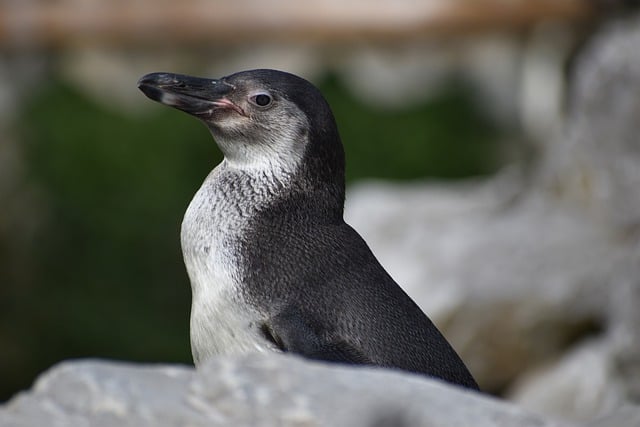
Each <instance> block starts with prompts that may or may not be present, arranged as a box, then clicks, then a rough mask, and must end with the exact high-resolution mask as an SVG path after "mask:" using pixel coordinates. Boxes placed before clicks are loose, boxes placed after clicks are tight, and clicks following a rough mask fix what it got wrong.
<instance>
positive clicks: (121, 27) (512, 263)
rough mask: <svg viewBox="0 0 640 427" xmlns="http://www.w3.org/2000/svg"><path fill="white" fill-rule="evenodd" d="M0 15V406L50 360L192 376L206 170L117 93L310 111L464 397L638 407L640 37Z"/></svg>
mask: <svg viewBox="0 0 640 427" xmlns="http://www.w3.org/2000/svg"><path fill="white" fill-rule="evenodd" d="M267 4H268V7H267V6H266V3H264V2H260V1H257V0H237V1H235V2H233V3H228V2H216V3H214V2H211V1H200V0H191V1H183V2H169V1H166V2H165V1H155V2H151V1H143V0H138V1H135V2H124V1H112V2H104V1H99V0H93V1H80V0H56V1H39V0H15V1H10V0H4V1H2V2H0V135H1V138H0V399H7V398H9V397H10V396H11V395H12V394H14V393H15V392H16V391H17V390H20V389H24V388H27V387H29V385H30V384H31V382H32V381H33V379H34V378H35V376H36V375H37V374H38V373H39V372H41V371H42V370H44V369H46V368H47V367H49V366H51V365H52V364H54V363H56V362H58V361H60V360H63V359H69V358H79V357H100V358H114V359H124V360H129V361H147V362H183V363H190V361H191V357H190V349H189V341H188V316H189V302H190V288H189V284H188V279H187V277H186V274H185V272H184V268H183V265H182V259H181V254H180V248H179V226H180V221H181V219H182V215H183V212H184V210H185V208H186V206H187V204H188V201H189V200H190V198H191V196H192V195H193V193H194V192H195V191H196V189H197V188H198V186H199V185H200V183H201V181H202V180H203V179H204V177H205V176H206V174H207V173H208V171H209V170H210V169H211V168H212V167H213V165H215V164H216V163H217V162H219V161H220V153H219V151H218V150H217V148H216V147H215V144H214V142H213V141H212V140H211V137H210V136H209V134H208V132H207V131H206V129H205V128H204V126H202V125H200V124H198V123H197V121H195V120H194V119H193V118H191V117H187V116H186V115H183V114H180V113H179V112H176V111H173V110H169V109H166V108H162V107H161V106H158V105H155V104H153V103H151V102H149V101H148V100H147V99H146V98H145V97H144V96H142V95H141V94H140V93H139V92H138V90H137V89H136V81H137V79H138V78H139V77H140V76H141V75H143V74H145V73H147V72H152V71H174V72H181V73H188V74H195V75H206V76H221V75H224V74H229V73H232V72H235V71H238V70H241V69H249V68H259V67H268V68H279V69H284V70H288V71H290V72H293V73H296V74H300V75H303V76H305V77H307V78H308V79H310V80H312V81H313V82H314V83H316V84H317V85H318V86H319V87H320V89H321V90H322V91H323V93H324V94H325V95H326V97H327V99H328V101H329V103H330V104H331V105H332V107H333V110H334V113H335V115H336V118H337V121H338V125H339V128H340V131H341V134H342V137H343V141H344V143H345V149H346V153H347V179H348V184H349V191H348V200H347V208H346V215H347V220H348V221H349V222H350V223H351V224H352V225H354V227H355V228H356V229H358V230H359V231H361V233H362V234H363V236H364V237H365V239H367V241H368V242H369V243H370V245H371V246H372V249H373V250H374V252H375V253H376V254H377V255H378V256H379V259H380V260H381V262H382V263H383V264H384V265H385V266H386V267H387V268H388V270H389V272H390V273H391V274H392V276H394V277H395V278H396V280H397V281H398V282H399V283H400V284H401V285H402V286H403V287H405V289H406V290H407V292H408V293H409V294H410V295H411V296H412V297H414V298H415V299H416V301H417V302H418V303H419V304H420V305H421V307H422V308H423V309H424V310H425V312H427V313H428V314H429V315H430V317H431V318H432V319H433V320H434V322H435V323H436V324H437V325H438V326H439V327H440V328H441V329H442V330H443V332H444V333H445V335H446V336H447V337H448V338H449V339H450V340H451V342H452V343H453V344H454V347H456V348H457V349H458V350H459V352H460V353H461V355H462V357H463V359H464V360H465V361H466V362H467V364H468V366H469V367H470V369H471V371H472V372H473V373H474V375H475V376H476V377H477V379H478V380H479V382H480V384H481V386H482V387H483V388H484V389H485V390H487V391H489V392H492V393H495V394H498V395H501V396H504V397H507V398H509V399H512V400H515V401H517V402H518V403H520V404H521V405H523V406H525V407H529V408H531V409H534V410H537V411H539V412H547V413H551V414H555V415H559V416H561V417H565V418H568V419H578V420H579V419H588V418H593V417H595V416H598V415H600V414H602V413H605V412H607V411H610V410H612V409H615V408H616V407H618V406H620V405H622V404H624V403H637V402H638V400H639V399H640V337H639V336H638V335H639V332H638V331H640V312H639V311H638V308H637V307H638V304H639V302H640V274H639V273H640V240H639V236H640V234H639V230H640V227H639V225H640V195H639V194H640V192H639V191H638V188H640V124H638V123H639V122H640V120H639V119H640V53H638V52H640V50H638V46H640V19H639V18H637V17H636V15H635V10H636V8H635V2H631V1H629V2H623V1H613V0H610V1H604V0H603V1H588V0H583V1H579V0H561V1H560V0H556V1H550V0H549V1H546V0H544V1H543V0H508V1H504V0H502V1H500V0H455V1H454V0H448V1H447V0H431V1H424V2H413V1H409V0H403V1H396V2H371V1H367V2H365V1H364V0H362V1H355V2H348V3H345V2H338V1H335V0H334V1H328V2H322V3H319V2H318V3H305V4H304V6H301V4H298V3H295V2H292V1H288V0H278V1H273V2H270V3H267Z"/></svg>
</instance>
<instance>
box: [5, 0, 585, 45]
mask: <svg viewBox="0 0 640 427" xmlns="http://www.w3.org/2000/svg"><path fill="white" fill-rule="evenodd" d="M590 5H591V2H590V1H588V0H395V1H382V0H325V1H322V2H313V3H312V2H305V1H299V0H271V1H265V0H233V1H222V0H218V1H216V0H182V1H175V0H132V1H122V0H111V1H104V0H48V1H46V0H24V1H20V0H18V1H1V0H0V47H4V48H9V49H11V48H12V47H13V48H20V49H23V48H43V47H44V48H56V47H66V46H70V45H87V44H111V45H114V44H115V45H140V44H142V45H147V44H152V45H166V44H172V45H174V44H194V43H195V44H198V43H200V44H208V45H215V44H222V43H224V44H229V43H247V42H255V41H262V40H271V41H319V42H345V41H357V40H372V39H375V40H389V39H391V40H397V39H408V38H417V37H429V36H434V35H443V34H444V35H461V36H465V35H467V34H475V33H477V32H479V31H517V30H521V29H525V28H527V27H529V26H531V25H534V24H536V23H538V22H540V21H544V20H561V21H569V22H580V21H584V20H587V19H589V18H590V17H591V16H592V15H593V11H592V8H591V6H590Z"/></svg>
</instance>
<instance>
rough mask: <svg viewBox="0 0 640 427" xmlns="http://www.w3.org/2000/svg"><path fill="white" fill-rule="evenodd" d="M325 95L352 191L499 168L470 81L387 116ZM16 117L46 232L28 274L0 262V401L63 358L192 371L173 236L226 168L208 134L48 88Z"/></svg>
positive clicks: (329, 86) (329, 81) (494, 131)
mask: <svg viewBox="0 0 640 427" xmlns="http://www.w3.org/2000/svg"><path fill="white" fill-rule="evenodd" d="M131 86H132V89H131V90H136V89H135V82H132V84H131ZM319 86H320V88H321V90H322V91H323V93H324V94H325V95H326V97H327V99H328V101H329V103H330V104H331V105H332V107H333V110H334V113H335V115H336V118H337V121H338V125H339V128H340V131H341V135H342V138H343V141H344V143H345V150H346V155H347V179H348V181H349V182H352V181H355V180H359V179H362V178H367V177H376V178H385V179H395V180H407V179H421V178H425V177H436V178H463V177H468V176H472V175H481V174H487V173H490V172H492V171H494V170H495V169H496V168H497V167H498V166H499V164H500V153H501V148H502V147H501V144H500V141H501V140H502V137H503V135H502V131H501V130H500V129H498V128H497V127H496V126H495V125H494V124H492V123H491V121H490V120H489V119H488V118H487V117H485V116H484V115H483V111H482V109H481V108H480V107H479V106H478V105H476V104H475V102H474V97H473V94H472V92H471V91H470V90H469V88H468V87H467V86H466V85H465V84H464V82H460V81H451V82H450V84H448V85H444V86H443V87H442V89H441V91H440V93H439V94H437V95H436V96H435V97H433V98H432V99H431V100H429V101H428V102H425V103H423V104H422V105H419V106H416V107H412V108H410V109H406V110H395V111H386V110H383V109H380V108H375V107H372V106H367V105H363V104H362V103H361V102H359V101H357V100H356V99H354V98H353V97H352V96H350V95H349V92H348V91H347V90H345V88H344V87H342V85H341V84H340V82H339V80H338V79H337V78H335V77H332V76H328V77H327V78H326V79H324V81H322V82H319ZM140 96H143V95H142V94H140ZM149 102H151V101H149ZM20 117H21V119H20V121H19V123H17V133H18V135H19V136H20V138H21V140H22V143H23V144H25V150H24V151H25V153H26V155H27V160H28V166H29V171H28V172H29V175H28V179H29V184H30V185H33V186H35V187H36V188H38V189H39V190H40V193H41V194H42V195H43V198H44V203H43V206H42V212H38V214H39V215H41V216H42V217H43V218H44V226H43V227H41V228H40V229H39V232H38V233H37V234H36V235H35V236H33V239H32V240H31V241H30V242H29V248H28V250H29V253H30V259H31V260H32V265H29V266H28V269H29V271H28V272H25V274H24V275H19V277H14V276H11V277H6V275H5V277H3V273H2V271H3V269H2V263H3V262H6V257H5V258H4V259H0V281H2V283H3V285H2V286H3V287H4V291H3V292H4V294H5V295H8V297H7V298H4V301H3V302H2V310H0V319H1V320H0V323H1V325H2V326H0V348H4V351H3V352H0V353H2V355H0V361H1V363H0V378H2V381H0V399H6V398H8V397H10V396H11V395H12V394H13V393H14V392H15V391H16V390H18V389H22V388H26V387H28V386H29V385H30V383H31V382H32V381H33V379H34V378H35V376H36V375H37V374H38V373H39V372H40V371H42V370H44V369H46V368H47V367H49V366H50V365H52V364H54V363H56V362H57V361H59V360H62V359H67V358H78V357H100V358H115V359H126V360H133V361H150V362H182V363H191V355H190V348H189V338H188V337H189V331H188V321H189V310H190V298H191V295H190V287H189V283H188V279H187V276H186V273H185V271H184V267H183V264H182V256H181V253H180V246H179V230H180V222H181V220H182V215H183V213H184V210H185V208H186V206H187V204H188V202H189V200H190V199H191V197H192V195H193V194H194V192H195V191H196V190H197V188H198V187H199V185H200V183H201V182H202V180H203V179H204V177H205V176H206V175H207V173H208V172H209V170H210V169H211V168H212V167H213V166H214V165H215V164H217V163H218V162H219V161H220V160H221V155H220V152H219V151H218V149H217V147H216V146H215V144H214V142H213V140H212V139H211V137H210V135H209V133H208V131H207V130H206V128H205V127H204V126H203V125H201V124H199V123H197V121H196V120H195V119H194V118H192V117H189V116H187V115H185V114H183V113H181V112H178V111H175V110H171V109H169V108H166V107H163V106H160V105H158V106H157V108H153V109H152V112H151V113H149V114H145V115H131V114H124V113H117V112H114V111H112V110H109V109H106V108H103V107H101V106H100V105H99V104H97V103H95V102H93V101H92V100H91V99H90V98H88V97H87V96H85V95H84V94H83V93H80V92H79V91H78V90H77V89H74V88H72V87H71V86H69V85H66V84H64V83H63V82H62V81H61V80H60V79H58V78H56V77H55V76H53V77H52V79H51V80H50V81H49V82H48V83H47V84H46V85H43V86H42V87H41V88H40V89H39V90H37V91H36V92H35V96H34V97H33V98H32V99H30V101H29V102H28V103H27V105H26V108H25V109H24V111H22V113H21V115H20Z"/></svg>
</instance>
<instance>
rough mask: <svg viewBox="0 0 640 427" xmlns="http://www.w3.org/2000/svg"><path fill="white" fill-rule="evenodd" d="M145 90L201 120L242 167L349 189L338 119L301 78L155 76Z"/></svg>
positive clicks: (273, 74) (264, 73) (258, 73)
mask: <svg viewBox="0 0 640 427" xmlns="http://www.w3.org/2000/svg"><path fill="white" fill-rule="evenodd" d="M138 87H139V88H140V90H142V92H144V94H145V95H147V96H148V97H149V98H151V99H152V100H154V101H158V102H160V103H162V104H165V105H168V106H171V107H174V108H177V109H179V110H182V111H184V112H186V113H188V114H191V115H193V116H195V117H197V118H199V119H200V120H202V121H203V122H204V123H205V124H206V125H207V127H208V128H209V129H210V131H211V133H212V134H213V137H214V139H215V140H216V142H217V144H218V146H219V147H220V149H221V150H222V152H223V154H224V156H225V159H226V160H227V161H228V162H229V163H230V164H232V165H233V166H235V167H239V168H243V169H267V170H268V169H279V170H283V171H285V172H287V173H296V172H300V173H301V175H303V177H306V178H307V179H308V180H311V181H319V182H321V183H323V184H324V185H333V184H336V182H338V184H339V186H342V187H343V186H344V183H343V181H344V152H343V148H342V143H341V142H340V137H339V135H338V131H337V127H336V123H335V120H334V117H333V114H332V112H331V109H330V107H329V105H328V103H327V102H326V100H325V99H324V97H323V96H322V94H321V93H320V91H319V90H318V89H317V88H316V87H314V86H313V85H312V84H311V83H309V82H308V81H306V80H305V79H303V78H301V77H298V76H295V75H293V74H290V73H286V72H282V71H276V70H267V69H260V70H250V71H242V72H239V73H236V74H232V75H229V76H226V77H222V78H220V79H207V78H200V77H192V76H186V75H181V74H171V73H152V74H148V75H146V76H144V77H142V78H141V79H140V81H139V82H138Z"/></svg>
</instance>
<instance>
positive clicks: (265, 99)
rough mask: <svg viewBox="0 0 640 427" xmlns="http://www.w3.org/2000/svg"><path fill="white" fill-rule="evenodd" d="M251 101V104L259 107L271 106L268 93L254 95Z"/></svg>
mask: <svg viewBox="0 0 640 427" xmlns="http://www.w3.org/2000/svg"><path fill="white" fill-rule="evenodd" d="M250 99H251V102H253V103H254V104H256V105H257V106H258V107H266V106H267V105H269V104H271V97H270V96H269V95H267V94H266V93H259V94H257V95H253V96H252V97H251V98H250Z"/></svg>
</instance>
